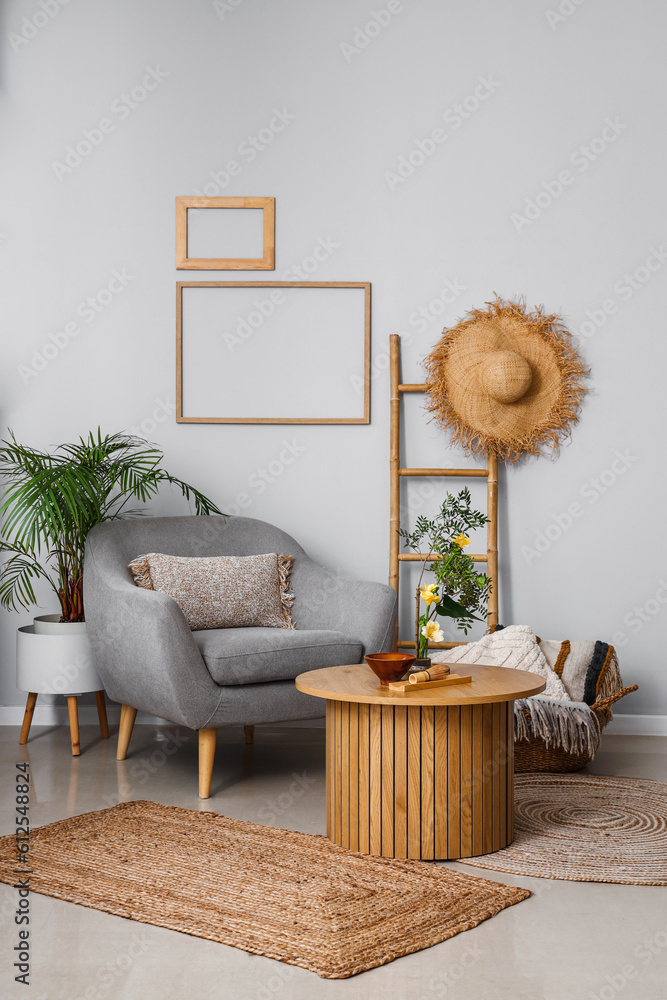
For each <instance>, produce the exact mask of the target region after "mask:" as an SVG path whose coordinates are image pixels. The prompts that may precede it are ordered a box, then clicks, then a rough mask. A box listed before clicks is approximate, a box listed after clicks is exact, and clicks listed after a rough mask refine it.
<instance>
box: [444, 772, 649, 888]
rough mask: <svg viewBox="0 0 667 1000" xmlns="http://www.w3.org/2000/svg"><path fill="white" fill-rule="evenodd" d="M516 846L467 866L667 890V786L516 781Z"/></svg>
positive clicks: (595, 780)
mask: <svg viewBox="0 0 667 1000" xmlns="http://www.w3.org/2000/svg"><path fill="white" fill-rule="evenodd" d="M515 781H516V785H515V796H514V801H515V839H514V842H513V843H512V844H511V845H510V846H509V847H506V848H505V849H504V850H502V851H496V852H495V854H485V855H482V856H481V857H477V858H461V862H462V863H463V864H466V865H474V866H475V867H476V868H491V869H493V870H494V871H500V872H511V873H512V874H513V875H533V876H537V877H538V878H556V879H570V880H572V881H576V882H625V883H628V884H630V885H667V784H663V782H661V781H646V780H643V779H640V778H614V777H606V776H598V775H588V774H586V775H583V774H582V775H579V774H517V775H516V779H515Z"/></svg>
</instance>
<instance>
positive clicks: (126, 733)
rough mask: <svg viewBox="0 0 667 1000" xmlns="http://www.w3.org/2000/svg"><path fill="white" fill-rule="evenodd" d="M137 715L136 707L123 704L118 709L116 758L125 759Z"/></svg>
mask: <svg viewBox="0 0 667 1000" xmlns="http://www.w3.org/2000/svg"><path fill="white" fill-rule="evenodd" d="M136 717H137V710H136V708H131V707H130V706H129V705H123V706H122V707H121V710H120V729H119V730H118V748H117V749H116V760H125V758H126V757H127V748H128V747H129V745H130V737H131V736H132V728H133V726H134V720H135V719H136Z"/></svg>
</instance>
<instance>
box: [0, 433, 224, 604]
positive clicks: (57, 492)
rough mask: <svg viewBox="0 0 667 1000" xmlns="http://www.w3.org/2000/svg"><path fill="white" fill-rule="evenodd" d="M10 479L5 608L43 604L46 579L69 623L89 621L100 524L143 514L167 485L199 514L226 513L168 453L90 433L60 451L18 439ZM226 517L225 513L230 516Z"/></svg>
mask: <svg viewBox="0 0 667 1000" xmlns="http://www.w3.org/2000/svg"><path fill="white" fill-rule="evenodd" d="M0 445H1V446H0V475H2V477H3V479H4V481H5V495H4V501H3V503H2V504H1V505H0V515H2V516H3V517H4V524H3V537H2V540H0V550H3V551H5V552H9V553H11V555H10V558H9V559H8V560H7V562H6V563H5V564H4V566H3V567H2V570H0V603H1V604H3V605H4V606H5V607H6V608H8V609H9V608H13V609H14V610H18V609H19V608H25V609H28V608H30V607H31V606H32V605H35V604H36V603H37V598H36V595H35V590H34V583H35V581H36V580H38V579H40V578H41V579H43V580H46V581H47V582H48V583H49V584H50V586H51V587H52V588H53V590H54V591H55V592H56V594H57V596H58V602H59V604H60V609H61V618H60V621H61V622H83V621H84V620H85V618H84V608H83V558H84V552H85V544H86V535H87V534H88V532H89V531H90V530H91V528H93V527H95V526H96V525H98V524H102V523H103V522H104V521H111V520H115V519H117V518H120V517H128V516H131V515H133V514H139V513H141V511H140V510H129V509H127V507H126V505H127V504H128V502H129V501H131V500H136V501H139V502H140V503H141V504H145V503H147V502H148V501H149V500H150V499H151V498H152V497H154V496H155V495H156V493H157V492H158V491H159V489H160V487H161V486H162V485H164V484H169V485H170V486H175V487H177V489H179V490H180V492H181V493H182V494H183V496H184V497H185V498H186V499H187V500H190V499H192V500H194V505H195V512H196V513H197V514H222V511H220V510H218V508H217V506H216V505H215V504H214V503H213V501H212V500H209V499H208V497H205V496H204V494H203V493H200V492H199V490H196V489H195V488H194V487H193V486H189V485H188V483H185V482H183V480H181V479H177V478H176V476H172V475H171V474H170V473H168V472H167V470H166V469H163V468H162V467H161V465H160V463H161V461H162V452H161V451H160V449H159V448H157V447H156V446H155V445H152V444H150V443H149V442H148V441H144V440H143V439H142V438H138V437H133V436H131V435H126V434H108V435H106V436H105V437H102V434H101V432H100V430H99V428H98V431H97V436H95V434H94V433H92V432H91V433H90V434H89V435H88V437H87V438H80V439H79V441H78V442H75V443H74V444H63V445H61V446H60V447H59V448H57V449H56V450H55V451H54V452H53V453H51V454H50V453H48V452H44V451H40V450H39V449H37V448H30V447H28V446H26V445H22V444H19V443H18V441H17V440H16V438H15V437H14V435H13V434H11V432H10V440H9V441H2V442H0ZM223 516H224V515H223Z"/></svg>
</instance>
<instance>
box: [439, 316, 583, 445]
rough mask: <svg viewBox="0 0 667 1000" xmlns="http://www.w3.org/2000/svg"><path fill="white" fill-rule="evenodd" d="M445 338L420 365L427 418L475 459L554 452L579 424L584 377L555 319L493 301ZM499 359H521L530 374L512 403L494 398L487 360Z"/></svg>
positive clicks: (577, 355)
mask: <svg viewBox="0 0 667 1000" xmlns="http://www.w3.org/2000/svg"><path fill="white" fill-rule="evenodd" d="M486 306H487V308H486V309H485V310H481V309H475V310H472V311H471V312H470V313H468V315H467V316H466V317H465V318H464V319H463V320H462V321H461V322H459V323H458V324H457V325H456V326H454V327H452V328H451V329H449V330H445V331H444V333H443V336H442V339H441V340H440V342H439V343H438V344H437V345H436V346H435V347H434V349H433V350H432V351H431V353H430V354H429V356H428V357H427V358H426V359H425V362H424V364H425V367H426V370H427V382H426V386H427V393H428V396H427V410H428V411H429V412H430V413H432V414H433V415H434V417H435V419H436V421H437V422H438V423H439V424H440V425H441V426H443V427H444V428H445V429H446V430H448V431H451V432H453V435H454V439H455V441H456V442H457V443H459V444H461V445H462V446H463V447H464V449H465V450H466V451H467V452H468V453H469V454H471V455H473V456H475V457H481V456H485V455H487V454H488V452H489V450H490V449H493V450H494V451H495V452H496V453H497V454H498V457H499V458H500V459H501V460H503V461H506V462H515V461H517V460H518V459H519V458H520V457H521V456H522V455H525V454H529V455H536V454H541V453H542V452H543V451H544V450H545V448H546V449H549V448H550V449H551V450H552V451H553V452H555V451H557V450H558V444H559V442H560V440H561V439H562V438H563V437H564V436H566V435H568V434H569V432H570V428H571V426H572V425H573V424H574V423H576V421H577V420H578V418H579V410H580V406H581V401H582V399H583V396H584V395H585V393H586V392H588V389H587V388H586V387H585V386H584V385H583V379H584V378H586V377H587V376H588V375H589V371H588V369H587V368H586V367H585V366H584V364H583V362H582V360H581V358H580V356H579V354H578V352H577V350H576V348H575V347H574V346H573V344H572V338H571V336H570V334H569V333H568V331H567V330H566V329H565V327H564V326H563V324H562V321H561V320H560V318H559V317H558V316H555V315H546V314H545V313H543V312H542V310H541V309H540V308H538V309H535V310H533V311H530V312H529V311H527V310H526V306H525V303H524V302H522V301H520V302H506V301H505V300H503V299H499V298H497V299H496V300H495V301H494V302H489V303H486ZM497 351H512V352H514V353H516V354H519V355H520V356H521V357H523V358H524V359H525V360H526V362H527V363H528V365H529V366H530V371H531V383H530V387H529V388H528V390H527V392H526V393H525V395H523V396H522V397H521V398H520V399H518V400H516V401H515V402H511V403H504V402H499V401H498V400H497V399H495V398H493V397H491V396H490V395H489V393H488V392H487V391H486V389H485V387H484V383H483V372H484V364H483V363H484V360H485V359H486V358H488V357H489V356H490V355H492V354H493V353H494V352H497Z"/></svg>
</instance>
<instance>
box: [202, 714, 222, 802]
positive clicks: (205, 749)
mask: <svg viewBox="0 0 667 1000" xmlns="http://www.w3.org/2000/svg"><path fill="white" fill-rule="evenodd" d="M217 738H218V730H217V729H200V730H199V798H200V799H207V798H208V797H209V795H210V794H211V778H212V777H213V761H214V760H215V742H216V740H217Z"/></svg>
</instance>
